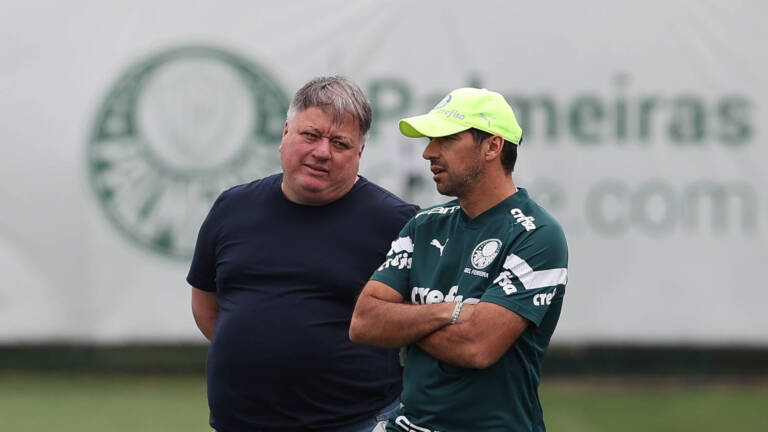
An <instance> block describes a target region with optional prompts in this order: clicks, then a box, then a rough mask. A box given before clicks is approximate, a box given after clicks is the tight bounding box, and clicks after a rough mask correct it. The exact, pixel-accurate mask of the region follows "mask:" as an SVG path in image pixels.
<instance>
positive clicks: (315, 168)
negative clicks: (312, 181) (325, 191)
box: [304, 164, 328, 175]
mask: <svg viewBox="0 0 768 432" xmlns="http://www.w3.org/2000/svg"><path fill="white" fill-rule="evenodd" d="M304 166H305V167H307V168H309V172H310V173H312V174H317V175H324V174H328V168H326V167H324V166H322V165H315V164H304Z"/></svg>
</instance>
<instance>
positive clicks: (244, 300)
mask: <svg viewBox="0 0 768 432" xmlns="http://www.w3.org/2000/svg"><path fill="white" fill-rule="evenodd" d="M370 125H371V108H370V104H369V102H368V100H367V98H366V97H365V95H364V94H363V93H362V91H361V90H360V88H359V87H358V86H357V85H356V84H354V83H353V82H351V81H350V80H348V79H346V78H343V77H323V78H316V79H314V80H312V81H310V82H309V83H307V84H306V85H304V87H302V88H301V89H300V90H299V91H298V92H297V93H296V95H295V97H294V99H293V101H292V102H291V105H290V108H289V110H288V114H287V120H286V122H285V129H284V131H283V137H282V142H281V144H280V148H279V150H280V160H281V164H282V168H283V172H282V173H281V174H276V175H272V176H269V177H265V178H262V179H259V180H256V181H253V182H251V183H248V184H244V185H240V186H235V187H233V188H231V189H229V190H227V191H225V192H224V193H222V194H221V196H219V198H218V199H217V200H216V202H215V203H214V204H213V207H212V208H211V211H210V213H209V215H208V217H207V218H206V220H205V222H203V225H202V227H201V228H200V233H199V236H198V240H197V245H196V248H195V253H194V257H193V259H192V264H191V268H190V270H189V275H188V276H187V281H188V282H189V284H190V285H192V287H193V288H192V311H193V314H194V317H195V321H196V323H197V325H198V327H199V328H200V331H201V332H202V333H203V334H204V335H205V336H206V337H207V338H209V339H210V340H211V346H210V349H209V352H208V363H207V369H208V370H207V374H208V402H209V406H210V410H211V416H210V424H211V426H213V427H214V428H215V429H216V430H217V431H218V432H233V431H328V432H331V431H333V432H347V431H348V432H353V431H354V432H358V431H370V430H371V429H372V428H373V427H374V425H375V424H376V422H377V420H379V419H381V418H386V416H387V415H388V414H389V412H391V411H392V410H394V409H395V408H396V407H397V406H398V396H399V394H400V391H401V381H400V377H401V368H400V366H399V362H398V357H397V352H396V350H393V349H382V348H374V347H369V346H364V345H358V344H354V343H352V342H350V340H349V338H348V335H347V332H348V328H349V323H350V319H351V316H352V311H353V308H354V304H355V299H356V297H357V295H358V294H359V292H360V289H361V288H362V287H363V286H364V285H365V283H366V281H367V280H368V278H369V277H370V276H371V274H372V273H373V271H374V270H375V269H376V267H377V266H378V265H379V264H380V263H381V261H383V260H384V257H385V256H386V253H387V250H388V249H389V243H390V241H391V240H392V238H394V237H396V235H397V233H398V232H399V231H400V229H401V228H402V227H403V225H404V224H405V222H406V221H407V220H408V219H409V218H410V217H411V216H413V214H414V213H415V212H416V210H417V208H416V207H415V206H413V205H410V204H407V203H405V202H403V201H402V200H400V199H399V198H398V197H396V196H395V195H393V194H392V193H390V192H388V191H386V190H385V189H383V188H381V187H379V186H377V185H375V184H373V183H371V182H369V181H368V180H366V179H365V178H364V177H362V176H360V175H358V167H359V162H360V156H361V154H362V151H363V147H364V143H365V137H366V135H367V133H368V130H369V128H370Z"/></svg>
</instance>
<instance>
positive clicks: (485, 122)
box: [400, 87, 523, 145]
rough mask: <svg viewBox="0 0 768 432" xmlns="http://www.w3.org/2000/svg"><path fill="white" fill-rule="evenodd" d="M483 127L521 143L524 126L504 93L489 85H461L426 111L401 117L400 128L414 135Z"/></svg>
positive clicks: (433, 134) (430, 135)
mask: <svg viewBox="0 0 768 432" xmlns="http://www.w3.org/2000/svg"><path fill="white" fill-rule="evenodd" d="M469 128H475V129H480V130H481V131H485V132H488V133H490V134H493V135H501V136H502V138H504V139H505V140H507V141H509V142H511V143H513V144H517V145H520V140H521V139H522V138H523V129H522V128H520V125H519V124H518V123H517V118H515V113H514V112H512V107H510V106H509V104H508V103H507V101H506V100H505V99H504V96H502V95H500V94H499V93H496V92H492V91H489V90H487V89H476V88H470V87H465V88H460V89H456V90H454V91H452V92H450V93H449V94H448V96H446V97H444V98H443V100H441V101H440V102H439V103H438V104H437V105H435V107H434V108H432V110H431V111H430V112H429V113H427V114H423V115H419V116H415V117H408V118H404V119H402V120H400V132H402V134H403V135H405V136H407V137H411V138H421V137H429V138H435V137H442V136H447V135H453V134H455V133H459V132H462V131H465V130H467V129H469Z"/></svg>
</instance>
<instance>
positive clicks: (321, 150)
mask: <svg viewBox="0 0 768 432" xmlns="http://www.w3.org/2000/svg"><path fill="white" fill-rule="evenodd" d="M312 156H314V157H315V158H316V159H318V160H328V159H330V158H331V140H330V139H328V138H320V139H319V140H317V142H316V143H315V147H314V148H313V149H312Z"/></svg>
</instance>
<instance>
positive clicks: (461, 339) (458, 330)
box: [418, 323, 484, 368]
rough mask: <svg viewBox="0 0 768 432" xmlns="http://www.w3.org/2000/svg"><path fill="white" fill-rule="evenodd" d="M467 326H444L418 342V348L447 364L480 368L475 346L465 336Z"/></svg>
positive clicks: (467, 336) (480, 364) (463, 324)
mask: <svg viewBox="0 0 768 432" xmlns="http://www.w3.org/2000/svg"><path fill="white" fill-rule="evenodd" d="M467 333H468V332H467V324H466V323H461V324H456V325H451V326H445V327H443V328H441V329H439V330H438V331H435V332H433V333H431V334H428V335H427V336H426V337H424V338H423V339H421V340H420V341H418V346H419V347H420V348H421V349H423V350H424V351H426V352H427V353H429V355H431V356H432V357H434V358H436V359H438V360H441V361H443V362H446V363H448V364H451V365H454V366H459V367H466V368H481V367H483V366H484V365H483V364H482V363H481V362H480V361H479V359H478V352H477V348H476V344H474V343H473V340H472V339H470V337H469V335H468V334H467Z"/></svg>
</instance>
